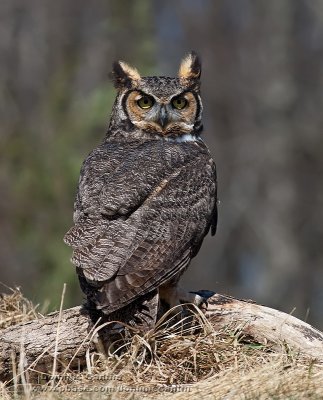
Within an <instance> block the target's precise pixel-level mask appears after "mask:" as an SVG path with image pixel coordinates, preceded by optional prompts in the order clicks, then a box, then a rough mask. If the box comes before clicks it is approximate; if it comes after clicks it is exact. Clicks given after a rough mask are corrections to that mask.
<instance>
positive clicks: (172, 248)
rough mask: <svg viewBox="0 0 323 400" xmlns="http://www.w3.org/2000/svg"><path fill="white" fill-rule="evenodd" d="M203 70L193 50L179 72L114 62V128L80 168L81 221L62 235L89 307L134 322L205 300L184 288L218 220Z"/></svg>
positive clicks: (77, 211) (77, 212)
mask: <svg viewBox="0 0 323 400" xmlns="http://www.w3.org/2000/svg"><path fill="white" fill-rule="evenodd" d="M200 75H201V63H200V60H199V58H198V56H197V55H196V54H195V53H194V52H192V53H190V54H188V55H187V56H186V57H185V58H184V59H183V60H182V62H181V64H180V68H179V72H178V76H177V77H164V76H160V77H158V76H152V77H142V76H141V75H140V74H139V72H138V71H137V70H136V69H135V68H133V67H131V66H129V65H128V64H126V63H125V62H123V61H119V62H115V63H114V65H113V71H112V74H111V76H112V79H113V82H114V85H115V88H116V90H117V96H116V99H115V102H114V105H113V109H112V114H111V119H110V125H109V128H108V131H107V134H106V136H105V138H104V140H103V142H102V143H101V144H100V145H99V146H98V147H97V148H95V149H94V150H93V151H92V152H91V153H90V154H89V156H88V157H87V158H86V160H85V161H84V163H83V165H82V168H81V172H80V178H79V185H78V191H77V195H76V200H75V204H74V217H73V219H74V226H72V228H71V229H70V230H69V231H68V232H67V234H66V235H65V238H64V240H65V243H67V244H68V245H70V246H71V247H72V248H73V256H72V263H73V264H74V265H75V267H76V271H77V274H78V276H79V281H80V285H81V288H82V290H83V292H84V293H85V295H86V296H87V300H88V304H89V305H90V306H91V307H92V309H95V310H96V311H97V312H99V313H100V314H101V315H104V316H111V315H114V316H115V315H116V313H117V315H118V317H120V315H128V322H129V315H130V319H131V318H132V317H134V316H135V315H137V316H138V315H140V313H141V314H143V313H144V310H146V312H147V313H148V314H149V312H151V309H152V308H153V307H155V308H156V307H157V308H158V307H159V305H160V304H161V303H163V304H166V305H167V306H168V308H171V307H173V306H175V305H178V304H181V303H183V302H194V303H196V304H199V302H200V301H201V298H200V297H199V296H198V295H195V294H192V293H186V292H185V291H184V290H182V289H180V286H179V285H178V282H179V278H180V276H181V275H182V274H183V272H184V271H185V270H186V268H187V267H188V265H189V263H190V261H191V259H192V258H193V257H195V256H196V255H197V253H198V251H199V249H200V246H201V244H202V241H203V239H204V237H205V235H207V233H208V232H209V230H211V233H212V235H214V234H215V231H216V225H217V182H216V167H215V163H214V161H213V159H212V157H211V155H210V153H209V151H208V149H207V146H206V145H205V143H204V142H203V140H202V138H201V133H202V129H203V127H202V108H203V107H202V101H201V96H200ZM200 268H202V266H200ZM124 310H128V311H127V312H126V313H125V312H124ZM147 310H148V311H149V312H148V311H147ZM155 311H156V310H155ZM152 315H153V317H151V318H152V319H153V323H154V322H155V320H156V315H157V313H156V312H153V313H152ZM132 322H133V319H132ZM146 322H147V321H146Z"/></svg>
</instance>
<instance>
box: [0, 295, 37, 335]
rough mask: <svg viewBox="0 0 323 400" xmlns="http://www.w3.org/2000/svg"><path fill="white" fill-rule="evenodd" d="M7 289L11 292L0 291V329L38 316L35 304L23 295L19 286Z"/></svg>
mask: <svg viewBox="0 0 323 400" xmlns="http://www.w3.org/2000/svg"><path fill="white" fill-rule="evenodd" d="M7 289H9V290H10V292H11V293H9V294H4V293H0V330H1V329H5V328H8V327H9V326H12V325H16V324H19V323H21V322H26V321H30V320H32V319H36V318H39V316H40V314H39V313H38V312H37V311H36V309H37V306H35V305H34V304H32V302H31V301H30V300H28V299H26V298H25V297H24V296H23V294H22V293H21V291H20V288H18V287H16V288H15V289H11V288H7Z"/></svg>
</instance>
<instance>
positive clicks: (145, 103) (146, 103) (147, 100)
mask: <svg viewBox="0 0 323 400" xmlns="http://www.w3.org/2000/svg"><path fill="white" fill-rule="evenodd" d="M137 104H138V106H139V107H140V108H143V109H144V110H147V109H148V108H151V107H152V105H153V104H154V99H153V98H152V97H150V96H142V97H140V99H139V100H138V101H137Z"/></svg>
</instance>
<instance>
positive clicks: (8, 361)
mask: <svg viewBox="0 0 323 400" xmlns="http://www.w3.org/2000/svg"><path fill="white" fill-rule="evenodd" d="M206 317H207V318H208V319H209V321H210V322H211V324H212V325H213V326H214V328H215V329H216V330H219V329H222V328H223V327H227V326H229V327H230V328H232V329H233V330H239V331H240V332H241V335H242V336H244V337H245V339H246V340H250V341H254V342H257V343H263V344H270V345H272V346H282V343H284V344H285V345H288V346H289V347H290V348H291V349H292V350H294V351H299V352H300V353H301V354H303V355H304V356H308V357H310V358H312V359H315V360H316V361H318V362H322V363H323V333H322V332H320V331H318V330H317V329H315V328H313V327H312V326H311V325H309V324H307V323H305V322H303V321H301V320H299V319H297V318H295V317H293V316H291V315H288V314H285V313H283V312H281V311H278V310H274V309H271V308H269V307H265V306H261V305H258V304H255V303H252V302H250V301H244V300H238V299H235V298H232V297H229V296H224V295H220V294H214V295H213V296H211V297H210V298H209V299H208V308H207V311H206ZM57 329H58V332H57ZM55 349H56V350H57V353H56V355H57V357H56V360H57V371H60V370H64V369H65V368H66V366H70V367H71V368H76V367H78V366H82V365H84V364H85V362H86V361H85V360H86V354H87V353H88V354H91V353H92V352H94V351H97V350H96V345H95V340H94V335H93V324H92V322H91V320H90V318H89V315H88V313H87V311H86V310H85V309H84V308H82V307H74V308H70V309H67V310H63V312H62V314H61V318H59V313H58V312H56V313H52V314H49V315H48V316H46V317H43V318H40V319H37V320H33V321H29V322H26V323H22V324H18V325H15V326H11V327H9V328H7V329H5V330H3V331H0V380H9V379H11V378H12V371H13V370H14V369H15V370H18V371H19V370H21V369H28V370H29V371H30V372H32V371H33V370H37V371H44V372H49V373H50V372H51V369H52V366H53V360H54V356H55Z"/></svg>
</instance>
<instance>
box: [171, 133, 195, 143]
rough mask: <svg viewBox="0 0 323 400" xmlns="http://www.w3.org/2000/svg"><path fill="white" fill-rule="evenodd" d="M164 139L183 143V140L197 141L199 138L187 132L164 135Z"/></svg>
mask: <svg viewBox="0 0 323 400" xmlns="http://www.w3.org/2000/svg"><path fill="white" fill-rule="evenodd" d="M165 139H166V140H168V141H170V142H175V143H183V142H197V141H199V140H200V137H199V136H193V135H191V134H189V133H185V135H180V136H177V137H169V138H168V137H166V138H165Z"/></svg>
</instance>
